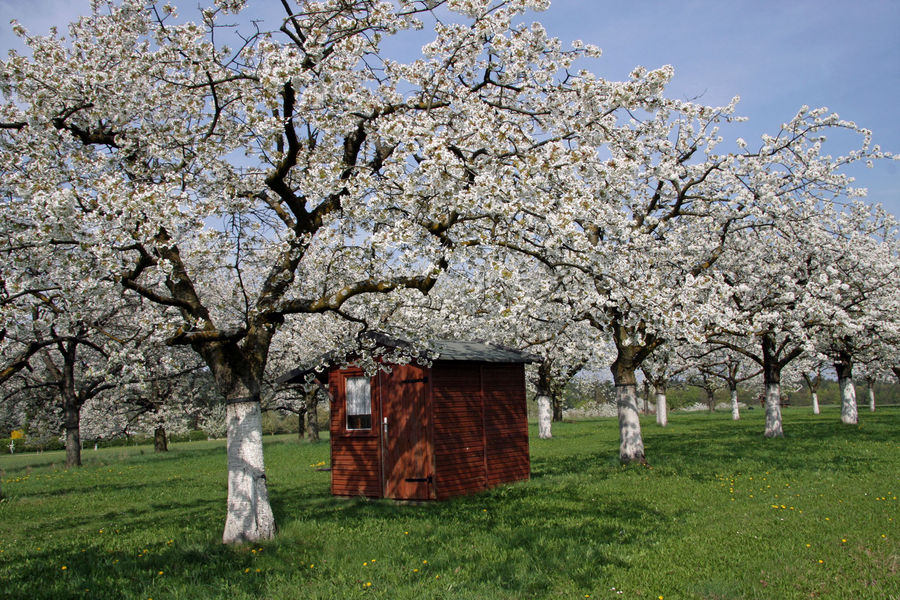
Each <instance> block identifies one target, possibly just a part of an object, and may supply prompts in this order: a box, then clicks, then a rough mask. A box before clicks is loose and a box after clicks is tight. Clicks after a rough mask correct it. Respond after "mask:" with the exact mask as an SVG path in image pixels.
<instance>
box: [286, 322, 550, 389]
mask: <svg viewBox="0 0 900 600" xmlns="http://www.w3.org/2000/svg"><path fill="white" fill-rule="evenodd" d="M364 336H365V338H366V339H369V340H371V341H373V342H375V344H376V345H378V346H386V347H388V348H404V347H406V348H411V347H412V344H411V343H410V342H408V341H406V340H401V339H398V338H392V337H390V336H388V335H385V334H383V333H380V332H366V333H365V334H364ZM420 356H422V357H423V358H431V360H433V361H435V362H440V361H447V362H488V363H520V364H521V363H533V362H538V361H540V357H538V356H535V355H533V354H529V353H528V352H523V351H521V350H515V349H513V348H505V347H503V346H498V345H496V344H487V343H483V342H465V341H458V340H430V341H429V342H428V346H427V348H426V349H425V350H424V351H423V352H421V353H420ZM346 358H347V357H338V356H336V355H335V353H328V354H325V355H324V356H322V357H321V358H320V359H319V360H317V361H316V364H319V365H323V364H324V365H327V364H337V363H340V362H342V361H343V360H345V359H346ZM314 372H316V369H314V368H308V367H306V368H304V367H299V368H297V369H293V370H291V371H290V372H288V373H285V374H284V375H282V376H281V377H279V378H278V383H300V382H302V381H303V379H304V377H305V376H306V375H309V374H311V373H314Z"/></svg>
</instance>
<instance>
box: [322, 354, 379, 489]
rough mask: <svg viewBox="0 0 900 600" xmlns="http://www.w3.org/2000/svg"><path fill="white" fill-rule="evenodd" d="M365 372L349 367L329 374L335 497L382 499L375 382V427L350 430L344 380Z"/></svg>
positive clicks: (373, 422) (373, 411)
mask: <svg viewBox="0 0 900 600" xmlns="http://www.w3.org/2000/svg"><path fill="white" fill-rule="evenodd" d="M361 375H362V371H361V370H358V369H348V370H344V371H332V372H331V373H330V375H329V391H330V392H331V398H332V401H331V493H332V494H334V495H335V496H368V497H371V498H380V497H381V495H382V489H381V451H380V450H381V449H380V444H379V438H378V429H377V427H378V425H377V418H378V414H379V411H378V405H377V398H378V396H377V394H376V393H374V390H375V389H376V388H375V385H374V381H373V382H372V390H373V396H374V398H373V402H372V404H373V406H372V427H373V428H372V429H371V430H364V431H347V429H346V398H345V392H344V380H345V379H346V378H347V377H359V376H361Z"/></svg>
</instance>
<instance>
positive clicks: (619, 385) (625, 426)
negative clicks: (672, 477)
mask: <svg viewBox="0 0 900 600" xmlns="http://www.w3.org/2000/svg"><path fill="white" fill-rule="evenodd" d="M612 372H613V380H614V381H615V384H616V412H617V413H618V416H619V460H620V461H622V462H623V463H632V462H640V463H646V462H647V457H646V455H645V454H644V438H643V437H642V436H641V420H640V417H639V414H638V404H637V379H636V378H635V375H634V372H635V365H634V363H633V361H631V360H630V359H628V358H626V357H623V356H622V352H621V351H620V352H619V357H618V358H617V359H616V361H615V362H614V363H613V365H612Z"/></svg>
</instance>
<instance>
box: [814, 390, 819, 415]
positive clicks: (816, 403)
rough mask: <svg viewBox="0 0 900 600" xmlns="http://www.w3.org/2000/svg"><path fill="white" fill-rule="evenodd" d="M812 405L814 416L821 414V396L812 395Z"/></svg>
mask: <svg viewBox="0 0 900 600" xmlns="http://www.w3.org/2000/svg"><path fill="white" fill-rule="evenodd" d="M812 403H813V414H814V415H817V414H819V394H818V393H816V392H813V393H812Z"/></svg>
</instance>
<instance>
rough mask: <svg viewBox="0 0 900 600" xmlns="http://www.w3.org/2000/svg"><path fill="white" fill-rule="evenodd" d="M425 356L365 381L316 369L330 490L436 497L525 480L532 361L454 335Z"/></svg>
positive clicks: (293, 378)
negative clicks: (427, 359) (322, 391)
mask: <svg viewBox="0 0 900 600" xmlns="http://www.w3.org/2000/svg"><path fill="white" fill-rule="evenodd" d="M377 342H378V344H379V345H384V346H393V347H397V346H399V345H401V344H405V342H403V341H399V340H393V339H391V338H388V337H386V336H379V337H378V338H377ZM428 354H429V356H434V355H437V358H434V359H433V360H431V366H422V365H419V364H391V365H390V372H385V371H383V370H380V371H379V372H378V373H377V374H376V375H374V376H373V377H369V376H367V375H366V374H365V373H364V372H363V370H362V369H360V368H358V367H355V366H352V365H351V366H348V367H344V368H338V367H332V368H329V369H326V370H325V371H324V372H323V373H321V374H320V375H319V378H320V380H322V381H327V384H328V389H329V391H330V393H331V492H332V494H334V495H337V496H359V495H362V496H368V497H372V498H394V499H398V500H442V499H445V498H450V497H453V496H459V495H463V494H469V493H472V492H476V491H479V490H484V489H487V488H489V487H492V486H495V485H498V484H501V483H507V482H511V481H518V480H521V479H528V477H529V475H530V460H529V455H528V420H527V413H526V407H525V367H524V365H525V363H528V362H532V361H533V359H532V357H531V356H530V355H528V354H526V353H523V352H519V351H516V350H511V349H508V348H502V347H499V346H494V345H489V344H481V343H474V342H457V341H435V342H432V344H431V346H430V348H429V352H428ZM306 373H309V371H308V370H307V371H303V370H300V369H298V370H296V371H293V372H291V373H289V374H288V375H286V376H285V377H282V378H281V381H282V382H299V381H302V378H303V376H304V375H305V374H306Z"/></svg>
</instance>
